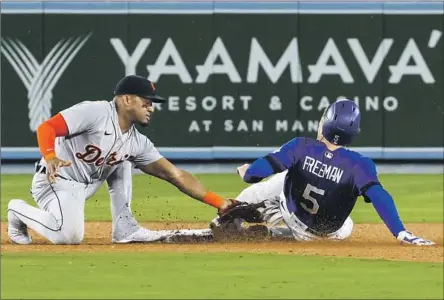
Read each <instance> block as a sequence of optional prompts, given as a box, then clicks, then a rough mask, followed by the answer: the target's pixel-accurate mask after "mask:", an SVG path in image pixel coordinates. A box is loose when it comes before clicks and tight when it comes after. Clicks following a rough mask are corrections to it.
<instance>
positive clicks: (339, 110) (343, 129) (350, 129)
mask: <svg viewBox="0 0 444 300" xmlns="http://www.w3.org/2000/svg"><path fill="white" fill-rule="evenodd" d="M323 117H324V124H323V125H322V135H323V136H324V138H325V139H326V140H327V141H329V142H330V143H332V144H335V145H340V146H345V145H348V144H350V143H351V142H352V141H353V139H354V138H355V137H356V136H357V135H358V133H359V131H360V128H359V125H360V123H361V112H360V111H359V106H358V105H357V104H356V103H355V102H354V101H351V100H348V99H340V100H338V101H336V102H334V103H332V104H330V106H329V107H328V108H327V109H326V110H325V112H324V116H323Z"/></svg>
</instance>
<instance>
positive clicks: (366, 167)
mask: <svg viewBox="0 0 444 300" xmlns="http://www.w3.org/2000/svg"><path fill="white" fill-rule="evenodd" d="M353 180H354V184H355V187H356V189H357V190H358V193H359V196H361V195H363V194H364V193H365V191H366V190H367V189H369V188H370V187H371V186H373V185H378V184H380V182H379V179H378V173H377V171H376V166H375V163H374V162H373V161H372V160H371V159H370V158H367V157H365V158H361V159H360V160H359V161H358V163H357V164H356V165H355V166H354V168H353Z"/></svg>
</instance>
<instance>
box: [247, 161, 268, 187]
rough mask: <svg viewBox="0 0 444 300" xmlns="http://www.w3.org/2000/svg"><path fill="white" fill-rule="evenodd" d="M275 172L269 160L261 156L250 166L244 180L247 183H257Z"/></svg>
mask: <svg viewBox="0 0 444 300" xmlns="http://www.w3.org/2000/svg"><path fill="white" fill-rule="evenodd" d="M273 173H274V172H273V168H272V166H271V164H270V163H269V161H268V160H267V159H266V158H259V159H257V160H255V161H254V162H253V163H252V164H251V165H250V167H248V169H247V171H246V172H245V175H244V177H243V180H244V181H245V182H246V183H256V182H259V181H261V180H262V179H264V178H267V177H268V176H271V175H273Z"/></svg>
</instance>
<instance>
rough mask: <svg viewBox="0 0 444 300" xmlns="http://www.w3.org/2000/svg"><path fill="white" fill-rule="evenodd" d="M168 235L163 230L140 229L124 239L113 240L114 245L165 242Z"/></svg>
mask: <svg viewBox="0 0 444 300" xmlns="http://www.w3.org/2000/svg"><path fill="white" fill-rule="evenodd" d="M167 236H168V235H167V234H166V233H165V232H163V230H156V231H154V230H149V229H146V228H139V230H137V231H135V232H133V233H131V234H130V235H128V236H127V237H125V238H123V239H119V240H117V239H115V238H113V243H114V244H127V243H151V242H159V241H163V240H165V239H166V238H167Z"/></svg>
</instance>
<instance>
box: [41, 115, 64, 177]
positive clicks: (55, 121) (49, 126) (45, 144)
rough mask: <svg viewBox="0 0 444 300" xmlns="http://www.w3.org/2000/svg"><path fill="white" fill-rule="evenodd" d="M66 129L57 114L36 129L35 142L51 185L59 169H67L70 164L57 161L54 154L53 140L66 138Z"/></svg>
mask: <svg viewBox="0 0 444 300" xmlns="http://www.w3.org/2000/svg"><path fill="white" fill-rule="evenodd" d="M67 135H68V127H67V125H66V122H65V120H64V119H63V116H62V115H61V114H57V115H55V116H54V117H52V118H51V119H49V120H47V121H46V122H44V123H42V124H41V125H40V126H39V128H38V129H37V140H38V144H39V149H40V152H41V154H42V156H43V157H44V158H45V160H46V163H47V171H46V174H47V176H48V180H49V182H51V183H53V182H54V181H55V179H56V174H57V172H58V170H59V168H60V167H68V166H70V165H71V162H68V161H64V160H61V159H59V158H58V157H57V156H56V153H55V146H54V145H55V139H56V137H58V136H67Z"/></svg>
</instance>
